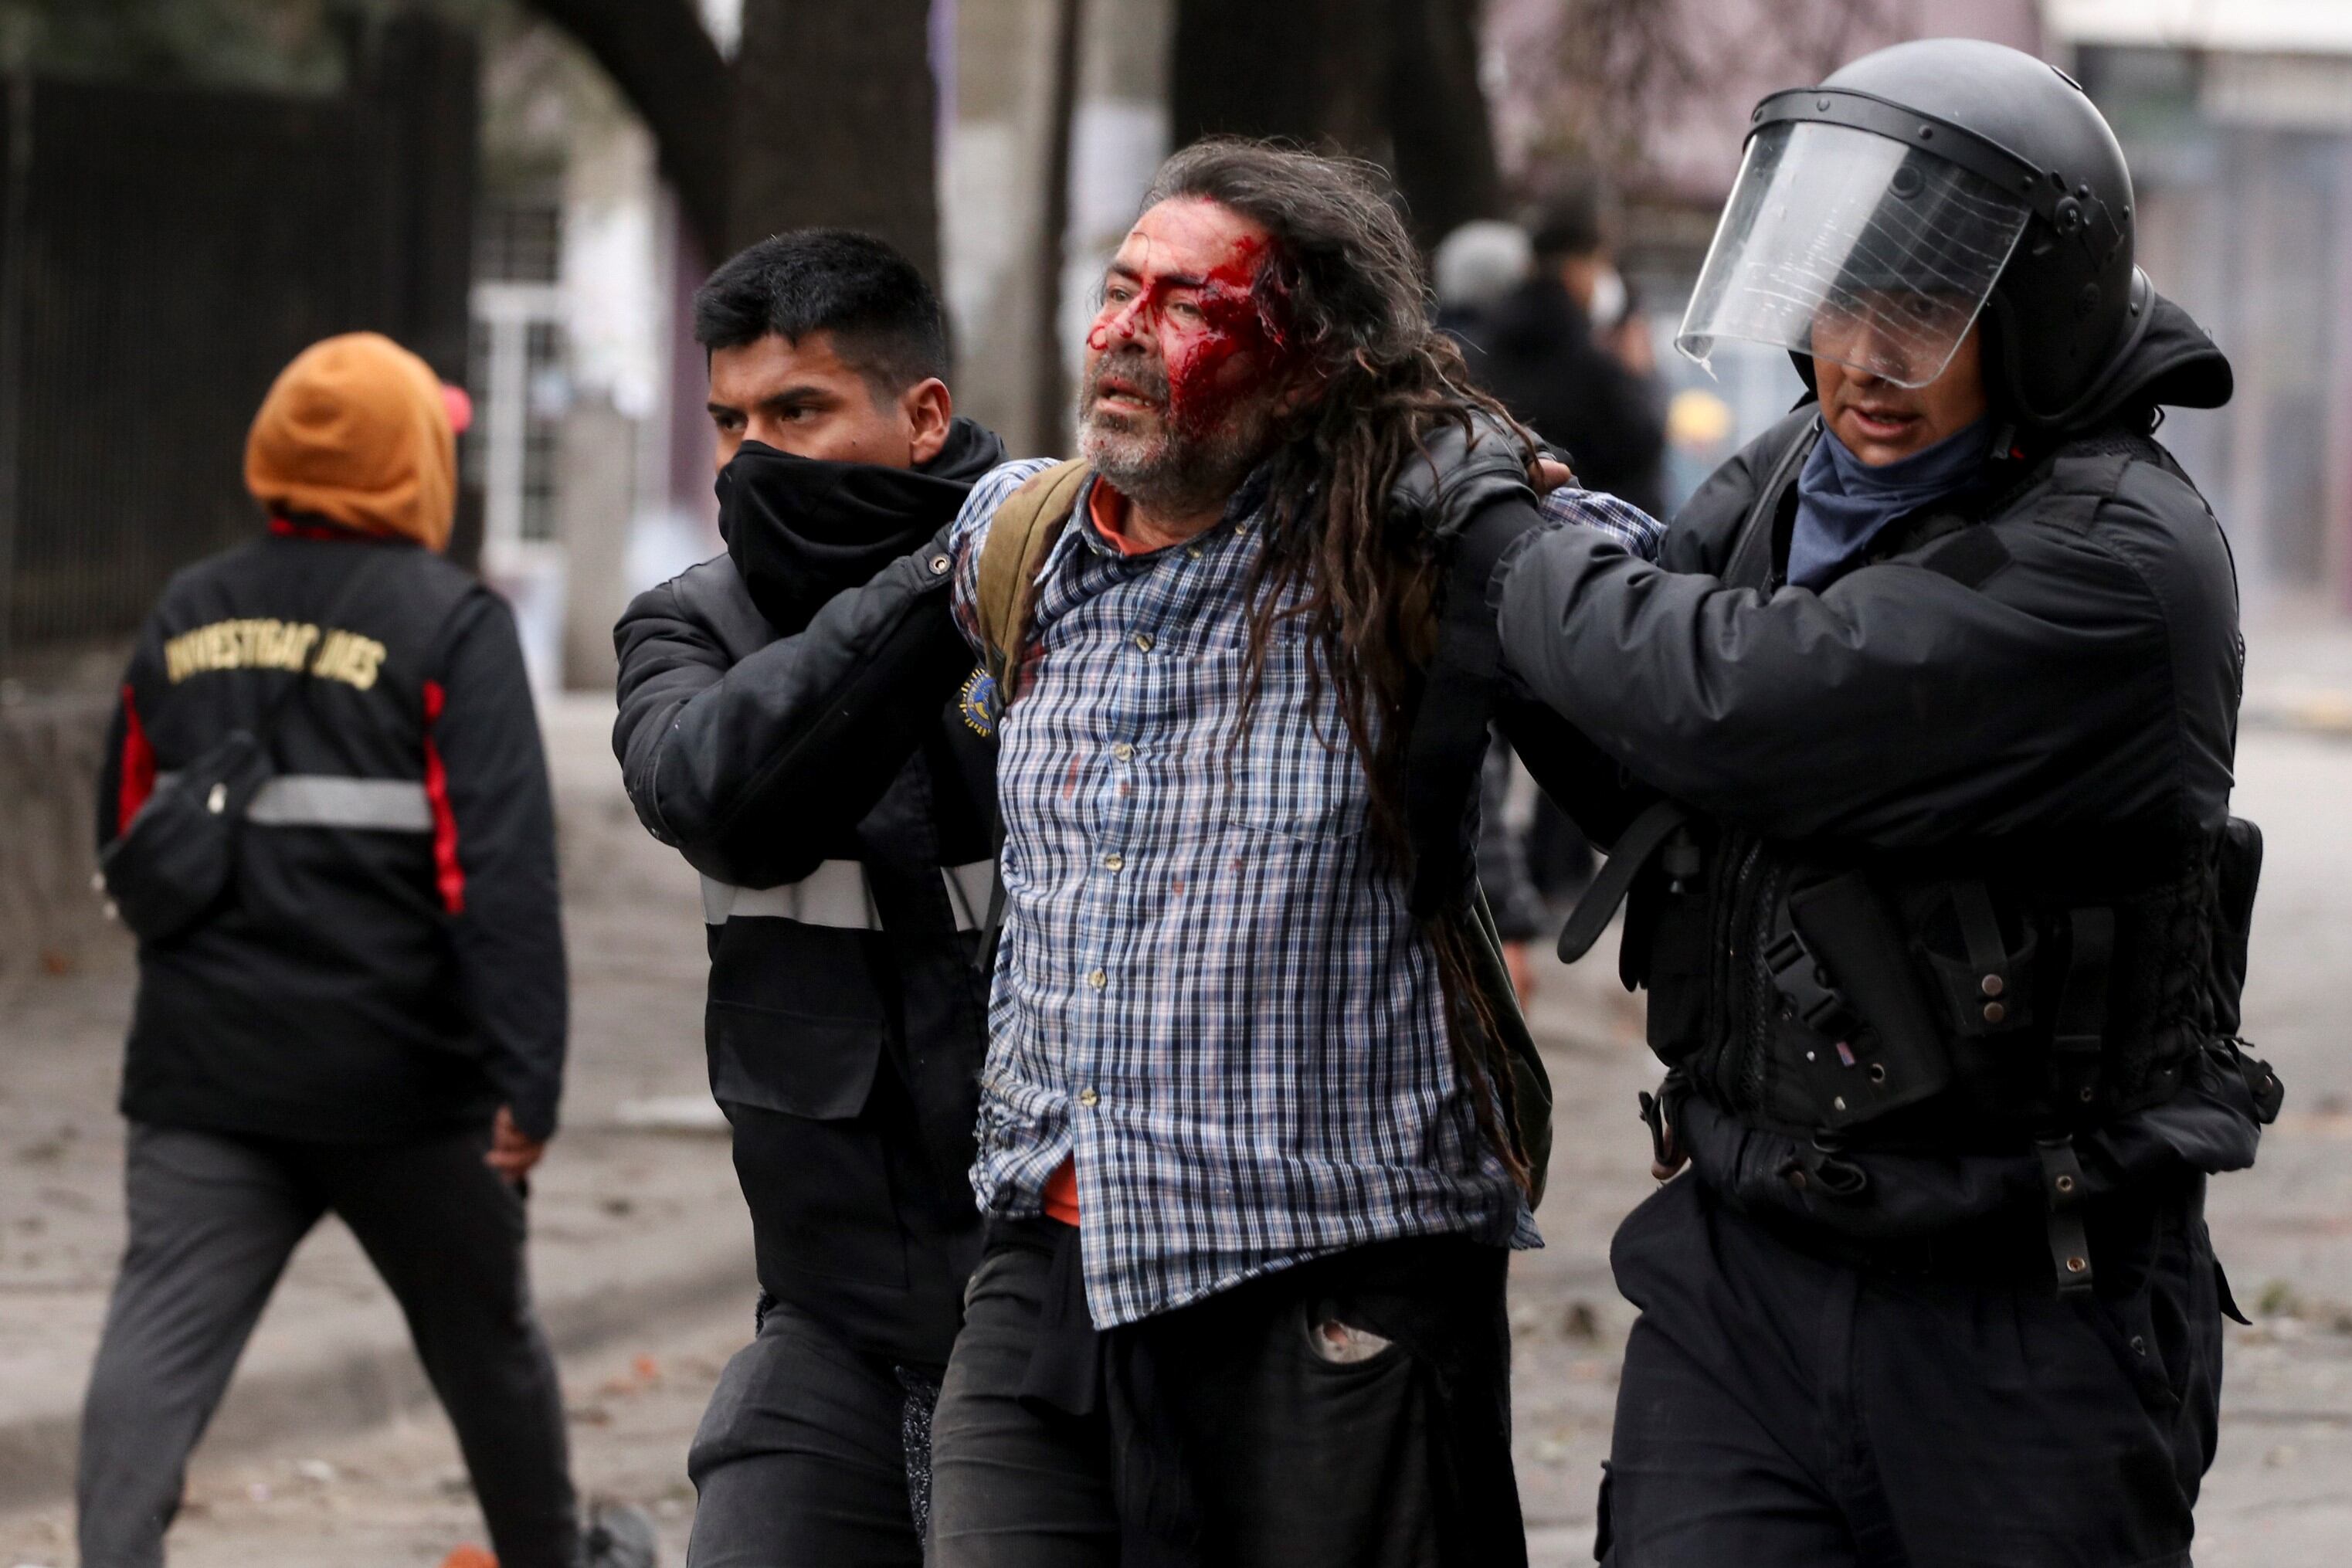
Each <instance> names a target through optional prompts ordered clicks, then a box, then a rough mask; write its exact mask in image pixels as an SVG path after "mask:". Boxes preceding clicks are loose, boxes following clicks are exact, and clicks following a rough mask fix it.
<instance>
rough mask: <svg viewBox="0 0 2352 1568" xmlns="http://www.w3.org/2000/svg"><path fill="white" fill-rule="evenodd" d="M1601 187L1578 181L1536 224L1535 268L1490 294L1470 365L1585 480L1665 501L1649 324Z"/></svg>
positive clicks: (1661, 425) (1649, 506)
mask: <svg viewBox="0 0 2352 1568" xmlns="http://www.w3.org/2000/svg"><path fill="white" fill-rule="evenodd" d="M1601 195H1602V193H1601V188H1600V187H1599V185H1598V184H1590V183H1588V184H1580V185H1579V186H1578V187H1576V188H1575V189H1573V190H1572V191H1570V193H1569V194H1567V195H1564V196H1562V197H1560V198H1559V199H1558V200H1556V201H1554V202H1553V203H1552V204H1551V205H1549V206H1548V207H1546V208H1545V209H1544V210H1543V212H1542V214H1541V216H1540V218H1539V219H1538V222H1537V224H1536V226H1535V230H1534V234H1533V236H1532V244H1531V249H1532V252H1533V267H1532V270H1531V271H1530V273H1529V275H1528V278H1527V279H1526V281H1524V282H1522V283H1521V284H1520V285H1519V286H1518V287H1517V289H1514V290H1512V291H1511V293H1510V294H1509V295H1508V296H1507V297H1506V298H1504V299H1503V300H1499V301H1497V302H1496V305H1495V306H1494V307H1493V309H1492V311H1491V313H1490V315H1489V316H1488V318H1487V322H1486V343H1485V345H1484V347H1485V350H1486V352H1485V353H1484V355H1483V357H1482V359H1481V361H1480V363H1477V364H1476V365H1474V367H1473V368H1474V369H1475V370H1477V371H1479V372H1481V373H1482V374H1483V375H1484V378H1485V381H1486V386H1487V388H1488V390H1490V391H1492V392H1493V393H1494V394H1495V395H1496V396H1497V397H1500V398H1501V399H1502V400H1503V402H1504V404H1505V405H1507V406H1508V407H1509V409H1510V410H1511V412H1512V413H1514V414H1516V415H1517V416H1518V417H1519V419H1520V421H1521V422H1522V423H1523V424H1525V425H1527V426H1529V427H1530V428H1532V429H1533V430H1534V431H1535V433H1536V434H1537V435H1538V436H1540V437H1543V438H1544V439H1545V440H1546V441H1548V442H1549V443H1550V444H1551V445H1552V446H1554V447H1558V448H1559V450H1560V451H1562V452H1564V453H1566V454H1567V455H1568V458H1569V460H1570V463H1571V464H1572V465H1574V467H1575V468H1576V477H1577V479H1579V480H1580V481H1581V482H1582V483H1583V485H1584V486H1585V487H1586V488H1587V489H1596V490H1605V491H1607V492H1608V493H1609V494H1611V495H1614V496H1619V497H1622V498H1623V499H1624V500H1629V501H1632V502H1633V504H1634V505H1635V506H1638V507H1640V508H1641V509H1642V510H1643V511H1646V512H1649V513H1650V514H1651V515H1653V516H1656V515H1657V514H1659V513H1661V512H1663V511H1664V510H1665V497H1664V490H1663V489H1662V486H1661V482H1660V472H1659V462H1660V459H1661V458H1664V454H1665V446H1666V420H1665V410H1664V405H1663V403H1662V400H1661V398H1660V395H1659V392H1658V384H1657V356H1656V354H1655V353H1654V350H1653V349H1652V347H1651V343H1650V333H1649V326H1648V323H1647V321H1646V320H1645V319H1644V318H1643V315H1642V313H1641V311H1640V310H1638V309H1636V308H1635V303H1634V300H1633V297H1632V295H1631V292H1630V291H1629V290H1628V289H1627V287H1626V284H1625V279H1624V278H1623V276H1622V274H1620V273H1619V272H1618V270H1617V268H1616V266H1615V264H1614V263H1613V261H1612V259H1611V255H1610V247H1609V241H1608V236H1607V230H1606V227H1605V226H1604V223H1603V219H1602V202H1601Z"/></svg>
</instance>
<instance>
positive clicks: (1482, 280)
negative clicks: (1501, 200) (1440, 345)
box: [1430, 218, 1535, 381]
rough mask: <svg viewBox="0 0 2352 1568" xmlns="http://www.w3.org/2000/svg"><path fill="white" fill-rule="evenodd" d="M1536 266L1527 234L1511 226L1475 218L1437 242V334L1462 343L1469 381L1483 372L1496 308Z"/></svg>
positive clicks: (1433, 261) (1433, 267) (1433, 269)
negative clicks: (1468, 371)
mask: <svg viewBox="0 0 2352 1568" xmlns="http://www.w3.org/2000/svg"><path fill="white" fill-rule="evenodd" d="M1534 268H1535V249H1534V247H1533V246H1532V245H1530V244H1529V242H1528V231H1527V230H1526V229H1523V228H1521V227H1520V226H1518V225H1517V224H1515V223H1505V222H1503V221H1501V220H1500V219H1497V218H1474V219H1472V220H1471V221H1470V222H1468V223H1465V224H1464V225H1462V226H1460V227H1459V228H1456V229H1455V230H1454V232H1453V233H1452V234H1449V235H1447V236H1446V237H1444V239H1443V240H1441V241H1439V242H1438V246H1437V250H1436V253H1435V254H1434V255H1433V256H1432V257H1431V258H1430V281H1431V282H1432V283H1433V285H1434V287H1435V289H1436V293H1437V330H1438V331H1441V332H1444V334H1445V335H1446V336H1448V337H1450V338H1452V339H1453V340H1454V342H1456V343H1458V344H1460V345H1461V347H1462V358H1463V361H1464V363H1466V364H1467V365H1468V366H1469V367H1470V374H1471V379H1472V380H1474V381H1475V380H1479V379H1481V377H1482V376H1483V374H1484V370H1485V357H1486V335H1487V331H1488V327H1489V323H1490V321H1491V318H1492V315H1493V312H1494V310H1495V307H1496V306H1497V305H1499V304H1501V303H1502V302H1503V301H1504V300H1507V299H1508V298H1509V297H1510V295H1511V293H1512V291H1513V290H1514V289H1517V288H1518V287H1519V286H1520V285H1521V284H1522V283H1525V282H1526V281H1527V279H1528V274H1529V273H1530V272H1531V271H1533V270H1534Z"/></svg>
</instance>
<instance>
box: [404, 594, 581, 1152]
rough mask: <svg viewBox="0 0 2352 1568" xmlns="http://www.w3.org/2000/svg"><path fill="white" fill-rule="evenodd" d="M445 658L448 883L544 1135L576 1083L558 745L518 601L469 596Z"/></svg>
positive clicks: (432, 776)
mask: <svg viewBox="0 0 2352 1568" xmlns="http://www.w3.org/2000/svg"><path fill="white" fill-rule="evenodd" d="M435 662H436V668H437V669H438V671H439V674H438V676H437V678H436V682H435V683H434V684H433V685H431V686H428V688H427V689H426V691H427V695H426V698H425V705H426V708H427V710H428V719H429V725H428V728H427V731H426V734H427V737H428V740H429V743H430V744H431V746H432V752H431V753H430V755H429V756H428V758H427V761H426V763H425V773H426V777H425V784H426V791H427V793H428V794H429V795H433V797H434V816H435V822H436V827H435V882H436V893H437V894H438V896H439V898H440V900H441V902H442V906H443V908H444V909H445V910H446V911H447V913H448V915H449V931H450V942H451V946H452V948H453V949H454V951H455V952H456V955H457V981H458V986H459V990H460V992H461V994H462V998H463V1001H464V1004H465V1006H466V1009H467V1013H468V1015H469V1016H471V1017H472V1018H473V1020H474V1024H475V1026H476V1027H477V1028H478V1030H479V1031H480V1033H481V1037H482V1040H483V1042H484V1044H485V1046H486V1047H487V1052H486V1055H485V1058H484V1065H485V1067H486V1068H488V1072H489V1075H490V1079H491V1081H492V1082H494V1083H495V1084H497V1085H498V1087H499V1091H500V1093H501V1094H502V1095H503V1096H504V1098H505V1100H506V1102H507V1106H508V1108H509V1110H511V1111H512V1112H513V1115H514V1124H515V1127H516V1128H517V1129H518V1130H519V1131H520V1132H521V1133H522V1135H523V1136H524V1137H526V1138H528V1139H530V1140H532V1141H534V1142H543V1141H544V1140H545V1139H546V1138H547V1137H548V1136H549V1135H550V1134H551V1133H552V1132H553V1131H555V1109H556V1101H557V1100H558V1099H560V1098H561V1096H562V1088H563V1048H564V1039H565V1030H566V1016H565V994H566V993H565V990H564V979H563V921H562V909H561V907H560V905H559V903H558V900H557V895H556V874H555V805H554V801H553V798H552V795H551V792H550V790H549V788H548V779H547V753H546V752H545V751H544V750H543V749H542V748H541V744H540V737H539V718H538V715H537V713H536V712H534V710H532V707H531V700H530V678H529V676H528V675H526V674H525V672H524V669H523V662H522V643H521V641H520V638H519V637H517V636H516V633H515V624H514V615H513V613H512V612H511V611H509V609H508V608H507V606H506V602H505V601H504V600H502V599H500V598H499V597H498V596H497V595H493V594H491V593H490V592H489V591H488V590H487V589H483V590H481V591H478V592H477V593H475V594H472V595H468V596H467V599H466V601H465V603H463V604H462V605H459V606H458V607H457V611H456V612H455V613H454V614H453V615H452V616H450V625H449V629H448V631H447V633H446V635H445V637H444V639H443V642H442V645H441V651H440V654H439V656H438V658H436V661H435ZM436 692H437V693H438V695H437V697H436V695H435V693H436ZM436 708H437V711H432V710H435V709H436ZM436 763H437V767H438V784H437V787H436Z"/></svg>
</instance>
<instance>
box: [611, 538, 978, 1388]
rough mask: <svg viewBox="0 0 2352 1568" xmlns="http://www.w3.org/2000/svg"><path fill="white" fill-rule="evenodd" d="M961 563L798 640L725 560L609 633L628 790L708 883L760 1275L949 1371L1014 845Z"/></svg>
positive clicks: (799, 1300) (905, 579)
mask: <svg viewBox="0 0 2352 1568" xmlns="http://www.w3.org/2000/svg"><path fill="white" fill-rule="evenodd" d="M938 559H940V551H937V550H925V551H921V552H918V553H917V554H916V555H914V556H910V557H908V558H907V559H904V560H901V561H899V562H898V563H894V564H892V565H890V566H889V567H887V568H885V569H884V571H883V572H882V573H881V574H879V575H878V576H877V578H876V579H875V580H874V581H873V582H872V583H870V584H867V585H866V586H865V587H863V588H858V589H853V590H851V591H849V592H846V593H844V594H841V595H838V596H836V597H835V599H833V600H832V602H830V603H829V604H827V605H825V606H824V608H823V609H822V610H820V611H819V612H818V613H817V615H816V616H815V618H814V620H813V621H812V622H811V623H810V625H809V626H808V627H807V629H806V630H804V631H802V632H798V633H795V634H793V635H792V636H789V637H778V636H777V635H776V631H775V628H774V627H773V626H771V625H770V624H769V623H768V621H767V620H766V619H764V618H763V617H762V616H761V614H760V612H759V610H758V609H757V608H756V607H755V606H754V605H753V604H752V601H751V594H750V591H749V590H748V589H747V588H746V587H745V586H744V584H743V579H742V577H741V575H740V574H739V572H738V571H737V569H736V566H735V563H734V562H733V561H732V560H731V559H730V558H729V557H727V556H724V555H721V556H719V557H718V558H716V559H714V560H711V561H709V562H706V563H703V564H702V565H699V566H697V567H694V568H692V569H691V570H689V571H688V572H687V573H685V574H682V575H681V576H679V577H677V578H676V579H674V580H673V581H671V582H668V583H666V584H662V585H661V586H659V587H657V588H654V589H652V590H650V591H648V592H646V593H645V594H642V595H638V597H637V599H636V601H635V603H634V604H632V605H630V606H629V608H628V611H627V613H626V614H625V615H624V616H622V617H621V621H620V624H619V626H617V627H615V628H614V641H615V644H616V646H617V647H618V649H619V653H620V718H619V721H618V722H617V723H616V725H615V726H614V734H613V742H614V752H616V753H617V754H618V755H619V757H620V759H621V764H622V772H623V774H624V777H625V781H626V783H627V785H628V790H629V797H630V799H631V800H633V801H634V802H635V805H636V808H637V815H638V816H639V817H640V818H641V819H642V820H643V821H644V822H645V825H646V827H647V828H648V829H649V830H651V831H652V833H653V834H654V836H655V837H657V838H659V839H660V840H661V841H662V842H664V843H666V844H669V845H673V846H675V847H677V848H678V849H679V850H680V851H681V852H682V853H683V854H684V855H685V857H686V858H687V859H688V861H689V862H690V863H691V864H692V865H693V866H694V867H695V868H696V869H697V870H698V871H700V872H701V873H702V874H703V876H704V878H705V909H706V913H707V914H708V915H709V916H710V917H712V919H711V921H710V923H709V942H710V959H711V963H710V992H709V1006H708V1010H707V1013H706V1016H705V1030H704V1043H705V1047H706V1050H707V1052H708V1055H709V1067H710V1084H711V1091H712V1093H713V1094H714V1095H715V1096H716V1097H717V1099H718V1100H719V1104H720V1105H721V1106H722V1107H724V1108H725V1110H726V1111H727V1114H728V1118H729V1120H730V1121H731V1122H732V1123H733V1126H734V1139H735V1163H736V1167H737V1170H738V1172H739V1173H740V1175H741V1178H742V1184H743V1194H744V1198H745V1200H746V1202H747V1203H748V1205H749V1206H750V1208H751V1217H752V1225H753V1230H754V1236H755V1241H756V1246H757V1249H758V1256H759V1270H760V1281H761V1287H762V1289H765V1290H767V1291H768V1292H769V1293H770V1294H772V1295H773V1296H775V1297H777V1298H779V1299H781V1300H789V1301H791V1302H793V1304H794V1305H795V1306H798V1307H800V1308H802V1309H803V1310H807V1311H810V1312H813V1313H815V1314H816V1315H818V1316H819V1317H820V1318H822V1319H823V1320H824V1321H826V1322H828V1323H829V1324H831V1325H832V1326H833V1327H834V1328H835V1330H836V1331H839V1332H840V1333H842V1334H843V1335H844V1336H845V1338H847V1339H849V1340H850V1341H851V1342H853V1343H856V1344H857V1345H860V1346H861V1347H864V1348H866V1349H867V1350H869V1351H872V1352H876V1353H878V1354H882V1355H886V1356H889V1357H891V1358H894V1359H896V1360H898V1361H901V1362H911V1363H941V1362H944V1361H945V1360H946V1358H947V1352H948V1347H949V1345H950V1342H952V1340H953V1338H954V1335H955V1331H956V1328H957V1325H958V1322H959V1320H960V1303H961V1293H962V1289H963V1282H964V1279H965V1278H966V1276H967V1275H968V1274H969V1273H970V1271H971V1266H972V1264H973V1263H974V1262H975V1261H977V1258H978V1252H979V1245H980V1221H979V1215H978V1212H977V1210H976V1208H975V1206H974V1205H973V1202H972V1196H971V1184H970V1181H969V1176H968V1173H969V1171H970V1169H971V1160H972V1147H973V1131H974V1121H975V1118H976V1116H977V1114H978V1103H979V1087H978V1086H979V1074H980V1068H981V1063H982V1058H983V1056H984V1055H985V1052H986V1046H987V1024H986V1013H987V986H986V981H985V979H984V977H983V976H982V975H981V974H980V973H978V972H977V969H976V967H975V963H976V959H977V953H978V946H979V941H980V936H979V931H978V929H977V928H978V927H979V926H980V925H981V924H982V920H983V919H984V916H985V913H986V900H987V895H988V890H989V882H988V880H987V879H986V871H987V867H988V864H989V862H990V861H992V858H993V855H994V843H993V834H992V829H991V826H990V824H991V806H992V802H993V798H994V792H995V743H994V741H993V739H992V736H991V735H990V734H989V733H987V732H985V731H983V730H982V729H981V728H978V727H976V722H975V721H974V720H972V719H970V718H967V716H966V714H965V712H964V708H963V704H962V703H961V701H960V700H958V699H957V696H956V691H957V686H958V683H959V682H960V681H961V680H962V679H964V678H965V677H966V676H968V675H969V674H970V673H971V669H972V657H971V650H970V649H969V648H968V647H966V646H965V644H964V643H963V640H962V638H961V635H960V634H959V633H958V632H957V631H956V629H955V626H954V624H953V622H952V621H951V620H950V618H949V616H948V613H947V604H946V599H947V589H948V574H947V573H946V572H945V571H943V570H934V569H933V567H932V564H931V563H933V562H934V561H936V560H938ZM980 722H984V720H982V721H980Z"/></svg>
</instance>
